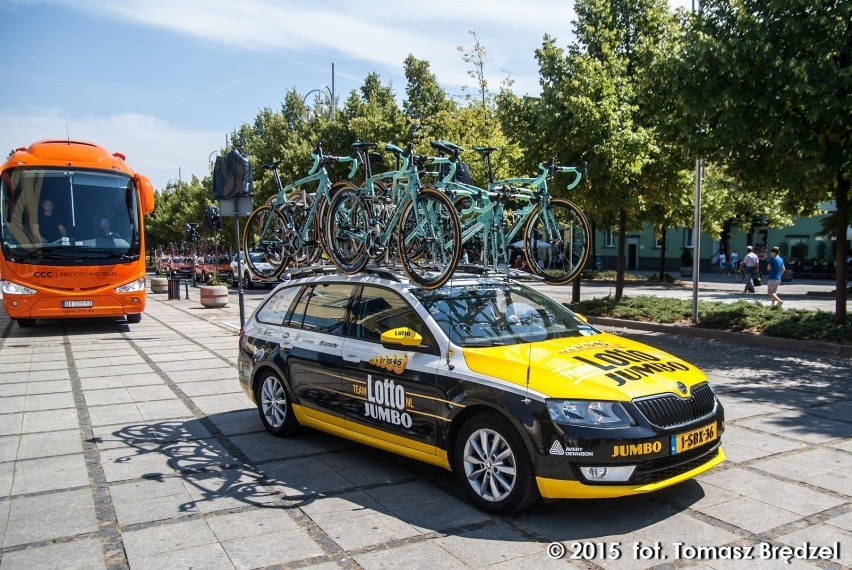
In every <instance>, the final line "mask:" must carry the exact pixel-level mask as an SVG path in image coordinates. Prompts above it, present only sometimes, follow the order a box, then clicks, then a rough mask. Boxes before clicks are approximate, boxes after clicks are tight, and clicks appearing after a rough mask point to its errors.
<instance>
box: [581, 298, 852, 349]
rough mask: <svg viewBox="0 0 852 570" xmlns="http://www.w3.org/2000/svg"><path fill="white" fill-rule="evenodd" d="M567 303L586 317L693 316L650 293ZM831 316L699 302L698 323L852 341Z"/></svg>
mask: <svg viewBox="0 0 852 570" xmlns="http://www.w3.org/2000/svg"><path fill="white" fill-rule="evenodd" d="M567 306H568V307H570V308H571V310H572V311H576V312H578V313H580V314H582V315H586V316H599V317H611V318H617V319H627V320H634V321H645V322H657V323H668V324H684V325H686V324H688V323H690V321H691V319H692V303H691V301H688V300H684V299H671V298H666V297H653V296H649V295H642V296H638V297H625V298H624V299H622V301H620V302H618V301H616V300H615V299H614V298H613V297H604V298H601V299H589V300H586V301H580V302H578V303H572V304H570V305H567ZM832 318H833V316H832V314H831V313H826V312H824V311H804V310H797V309H785V310H778V309H773V308H771V307H769V306H767V305H764V304H762V303H760V302H757V301H737V302H735V303H719V302H711V301H701V302H699V303H698V326H699V327H702V328H709V329H719V330H729V331H736V332H751V333H758V334H765V335H769V336H777V337H782V338H793V339H798V340H821V341H830V342H841V343H852V323H843V324H834V323H833V322H832Z"/></svg>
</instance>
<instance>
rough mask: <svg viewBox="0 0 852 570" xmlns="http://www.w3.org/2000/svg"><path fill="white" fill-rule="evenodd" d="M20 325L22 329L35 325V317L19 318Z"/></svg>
mask: <svg viewBox="0 0 852 570" xmlns="http://www.w3.org/2000/svg"><path fill="white" fill-rule="evenodd" d="M18 326H19V327H21V328H22V329H25V328H28V327H34V326H35V319H18Z"/></svg>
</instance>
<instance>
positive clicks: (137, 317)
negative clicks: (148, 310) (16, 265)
mask: <svg viewBox="0 0 852 570" xmlns="http://www.w3.org/2000/svg"><path fill="white" fill-rule="evenodd" d="M127 322H128V324H131V325H135V324H137V323H140V322H142V313H133V314H132V315H127Z"/></svg>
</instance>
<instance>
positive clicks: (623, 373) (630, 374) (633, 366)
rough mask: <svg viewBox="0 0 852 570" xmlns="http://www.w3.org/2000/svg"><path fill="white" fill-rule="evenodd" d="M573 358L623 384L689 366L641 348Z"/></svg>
mask: <svg viewBox="0 0 852 570" xmlns="http://www.w3.org/2000/svg"><path fill="white" fill-rule="evenodd" d="M573 358H574V360H577V361H579V362H582V363H584V364H588V365H591V366H594V367H595V368H597V369H599V370H602V371H604V372H605V373H606V374H605V375H606V376H607V377H608V378H610V379H612V380H614V381H615V383H616V384H618V385H619V386H623V385H624V384H625V383H626V381H627V380H641V379H642V378H645V377H646V376H653V375H654V374H657V373H659V372H674V371H676V370H680V371H684V372H686V371H688V370H689V367H688V366H687V365H686V364H684V363H683V362H679V361H676V360H669V361H664V360H662V359H661V358H659V357H657V356H654V355H653V354H649V353H647V352H642V351H641V350H621V349H610V350H605V351H603V352H597V353H595V354H594V355H593V356H591V357H590V358H586V357H584V356H574V357H573Z"/></svg>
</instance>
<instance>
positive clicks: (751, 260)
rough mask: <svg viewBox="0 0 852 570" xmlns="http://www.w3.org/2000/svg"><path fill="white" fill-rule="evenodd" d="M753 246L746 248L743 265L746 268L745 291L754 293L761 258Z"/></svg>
mask: <svg viewBox="0 0 852 570" xmlns="http://www.w3.org/2000/svg"><path fill="white" fill-rule="evenodd" d="M753 249H754V248H753V247H751V246H748V247H747V248H746V251H747V252H748V253H746V256H745V257H744V258H743V267H744V268H745V289H744V290H743V293H754V275H755V273H756V272H757V271H759V268H760V259H759V258H758V257H757V254H756V253H754V251H753Z"/></svg>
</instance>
